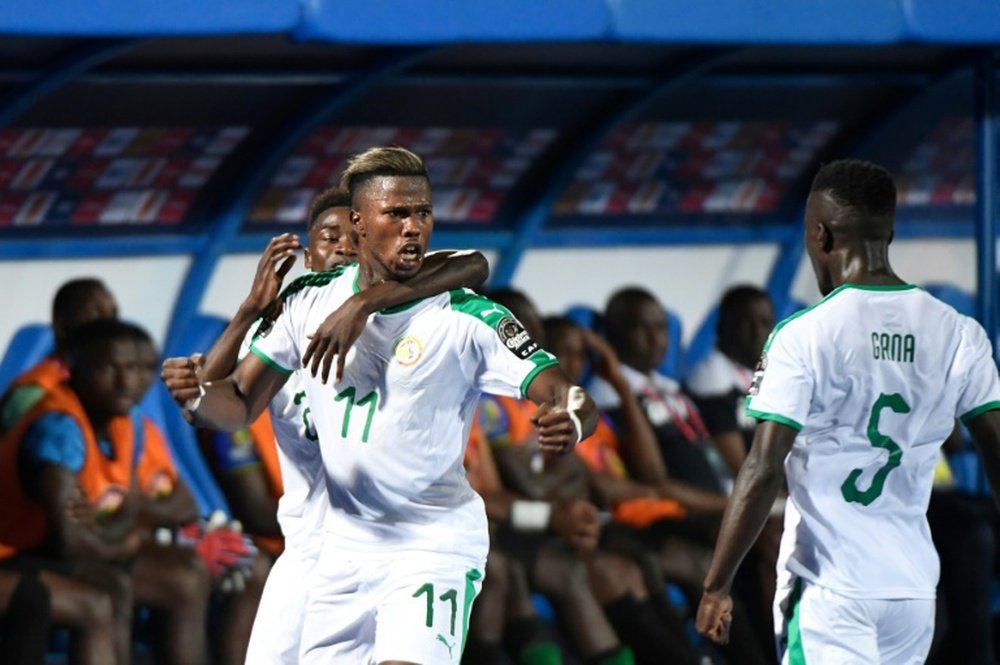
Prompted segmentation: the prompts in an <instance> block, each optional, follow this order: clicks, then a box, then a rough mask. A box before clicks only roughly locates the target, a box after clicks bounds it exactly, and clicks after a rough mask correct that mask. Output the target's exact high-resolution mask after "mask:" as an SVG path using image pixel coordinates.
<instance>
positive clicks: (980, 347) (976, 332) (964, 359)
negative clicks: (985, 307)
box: [955, 319, 1000, 423]
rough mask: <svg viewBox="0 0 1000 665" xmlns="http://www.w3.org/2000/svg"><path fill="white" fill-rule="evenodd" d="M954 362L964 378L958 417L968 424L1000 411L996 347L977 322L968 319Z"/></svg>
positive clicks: (999, 379) (999, 383)
mask: <svg viewBox="0 0 1000 665" xmlns="http://www.w3.org/2000/svg"><path fill="white" fill-rule="evenodd" d="M955 362H956V366H957V369H958V371H959V372H961V373H962V375H964V376H965V381H964V385H963V386H962V390H961V392H960V393H959V398H958V407H957V414H956V415H958V416H959V418H960V419H961V421H962V422H963V423H967V422H969V421H970V420H972V419H973V418H975V417H976V416H978V415H980V414H982V413H985V412H986V411H992V410H994V409H1000V378H998V377H997V365H996V362H995V361H994V360H993V347H992V345H991V344H990V340H989V338H988V337H987V336H986V331H985V330H983V327H982V326H981V325H979V323H978V322H977V321H974V320H972V319H967V321H966V328H965V334H964V340H963V344H962V345H961V346H960V347H959V351H958V356H957V357H956V358H955Z"/></svg>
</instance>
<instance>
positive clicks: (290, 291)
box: [278, 265, 357, 304]
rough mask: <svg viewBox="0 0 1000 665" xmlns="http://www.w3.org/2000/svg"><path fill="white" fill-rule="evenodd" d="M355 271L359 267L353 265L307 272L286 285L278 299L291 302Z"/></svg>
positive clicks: (286, 302)
mask: <svg viewBox="0 0 1000 665" xmlns="http://www.w3.org/2000/svg"><path fill="white" fill-rule="evenodd" d="M355 272H357V268H356V267H355V266H353V265H351V266H337V267H336V268H334V269H333V270H324V271H323V272H310V273H306V274H304V275H302V276H300V277H298V278H297V279H295V280H294V281H292V283H291V284H289V285H288V286H286V287H285V289H284V290H283V291H282V292H281V295H280V296H278V299H279V300H281V302H283V303H285V304H288V303H291V302H293V301H294V300H297V299H299V298H301V297H302V296H303V295H304V294H306V293H309V292H310V290H315V289H317V288H321V287H324V286H327V285H329V284H331V283H332V282H334V281H336V280H337V279H339V278H341V277H345V276H347V275H349V274H354V273H355Z"/></svg>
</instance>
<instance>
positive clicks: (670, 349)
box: [658, 308, 686, 381]
mask: <svg viewBox="0 0 1000 665" xmlns="http://www.w3.org/2000/svg"><path fill="white" fill-rule="evenodd" d="M664 309H666V308H664ZM666 312H667V333H668V334H669V335H670V340H669V341H668V342H667V355H666V356H664V358H663V362H662V363H660V366H659V368H658V369H659V370H660V372H662V373H663V374H666V375H667V376H669V377H670V378H671V379H674V380H676V381H681V380H682V379H683V378H684V373H685V370H686V368H685V366H684V326H683V325H682V324H681V317H679V316H678V315H677V312H674V311H673V310H670V309H666Z"/></svg>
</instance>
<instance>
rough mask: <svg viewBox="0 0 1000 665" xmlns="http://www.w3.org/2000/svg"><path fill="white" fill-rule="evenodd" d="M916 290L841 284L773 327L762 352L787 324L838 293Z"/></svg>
mask: <svg viewBox="0 0 1000 665" xmlns="http://www.w3.org/2000/svg"><path fill="white" fill-rule="evenodd" d="M917 288H918V287H917V286H916V285H915V284H853V283H850V282H847V283H844V284H841V285H840V286H838V287H837V288H835V289H834V290H833V291H830V293H828V294H826V295H825V296H824V297H823V299H822V300H820V301H819V302H818V303H815V304H812V305H810V306H809V307H805V308H803V309H800V310H799V311H797V312H795V313H793V314H791V315H790V316H789V317H788V318H785V319H782V320H781V321H779V322H778V324H777V325H776V326H774V330H772V331H771V334H770V335H769V336H768V338H767V342H765V343H764V351H765V352H767V351H768V350H770V348H771V343H772V342H773V341H774V336H775V335H777V334H778V331H779V330H781V329H782V328H784V327H785V326H786V325H787V324H789V323H791V322H792V321H794V320H795V319H797V318H799V317H800V316H802V315H803V314H807V313H809V312H811V311H813V310H814V309H816V308H817V307H819V306H820V305H822V304H823V303H825V302H827V301H828V300H830V299H831V298H833V297H834V296H836V295H837V294H838V293H843V292H844V291H846V290H848V289H857V290H859V291H912V290H915V289H917Z"/></svg>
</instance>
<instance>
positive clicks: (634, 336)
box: [615, 298, 670, 374]
mask: <svg viewBox="0 0 1000 665" xmlns="http://www.w3.org/2000/svg"><path fill="white" fill-rule="evenodd" d="M666 316H667V315H666V312H664V311H663V308H662V307H660V304H659V303H658V302H656V301H655V300H651V299H645V298H643V299H641V300H637V301H635V302H633V303H631V306H630V307H629V308H628V309H627V315H626V317H625V319H626V322H624V323H623V325H622V327H623V328H624V329H625V330H624V339H623V340H621V342H622V344H621V348H616V349H615V350H616V351H617V352H618V355H619V358H621V361H622V362H623V363H625V364H626V365H628V366H629V367H633V368H635V369H637V370H639V371H640V372H642V373H644V374H648V373H649V372H652V371H654V370H655V369H656V368H657V367H659V366H660V363H662V362H663V359H664V357H666V355H667V347H668V345H669V344H670V331H669V330H667V319H666Z"/></svg>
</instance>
